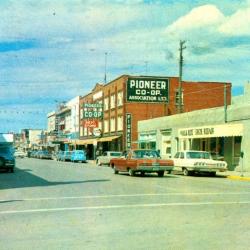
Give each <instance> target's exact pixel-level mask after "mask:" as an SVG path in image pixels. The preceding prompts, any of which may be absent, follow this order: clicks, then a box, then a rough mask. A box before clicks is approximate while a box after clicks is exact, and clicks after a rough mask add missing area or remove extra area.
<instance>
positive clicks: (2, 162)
mask: <svg viewBox="0 0 250 250" xmlns="http://www.w3.org/2000/svg"><path fill="white" fill-rule="evenodd" d="M14 168H15V157H14V149H13V148H12V146H10V145H7V144H0V169H4V170H7V171H8V170H9V171H10V172H11V173H14Z"/></svg>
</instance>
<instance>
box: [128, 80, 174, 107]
mask: <svg viewBox="0 0 250 250" xmlns="http://www.w3.org/2000/svg"><path fill="white" fill-rule="evenodd" d="M168 95H169V79H168V78H151V77H150V78H149V77H129V78H128V82H127V101H128V102H166V103H168Z"/></svg>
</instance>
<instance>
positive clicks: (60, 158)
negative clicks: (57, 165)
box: [56, 151, 64, 161]
mask: <svg viewBox="0 0 250 250" xmlns="http://www.w3.org/2000/svg"><path fill="white" fill-rule="evenodd" d="M63 155H64V151H58V152H57V154H56V160H57V161H62V160H63Z"/></svg>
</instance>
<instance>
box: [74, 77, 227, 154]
mask: <svg viewBox="0 0 250 250" xmlns="http://www.w3.org/2000/svg"><path fill="white" fill-rule="evenodd" d="M224 86H226V98H227V104H230V102H231V83H222V82H186V81H183V82H182V100H183V103H182V104H183V106H182V111H183V112H187V111H192V110H198V109H206V108H212V107H219V106H223V105H224V91H225V89H224ZM178 98H179V95H178V77H158V76H129V75H122V76H120V77H118V78H117V79H115V80H113V81H111V82H109V83H107V84H105V85H102V84H96V86H95V88H94V89H93V90H92V91H91V92H90V93H89V94H87V95H85V96H83V97H81V99H80V139H79V140H78V141H77V142H75V143H76V144H77V145H78V147H79V148H81V147H82V148H85V149H87V151H88V156H89V158H95V153H96V152H97V153H99V152H103V151H106V150H117V151H123V150H127V149H128V148H130V147H132V148H135V147H137V135H138V132H137V122H138V121H141V120H147V119H151V118H155V117H162V116H168V115H173V114H176V113H177V112H178V111H177V104H178ZM96 150H97V151H96Z"/></svg>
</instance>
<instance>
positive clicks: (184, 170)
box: [183, 168, 190, 176]
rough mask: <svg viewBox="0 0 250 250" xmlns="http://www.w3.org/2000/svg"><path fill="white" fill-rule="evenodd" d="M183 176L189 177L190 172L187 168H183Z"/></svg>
mask: <svg viewBox="0 0 250 250" xmlns="http://www.w3.org/2000/svg"><path fill="white" fill-rule="evenodd" d="M183 175H184V176H189V175H190V172H189V171H188V170H187V169H186V168H183Z"/></svg>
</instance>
